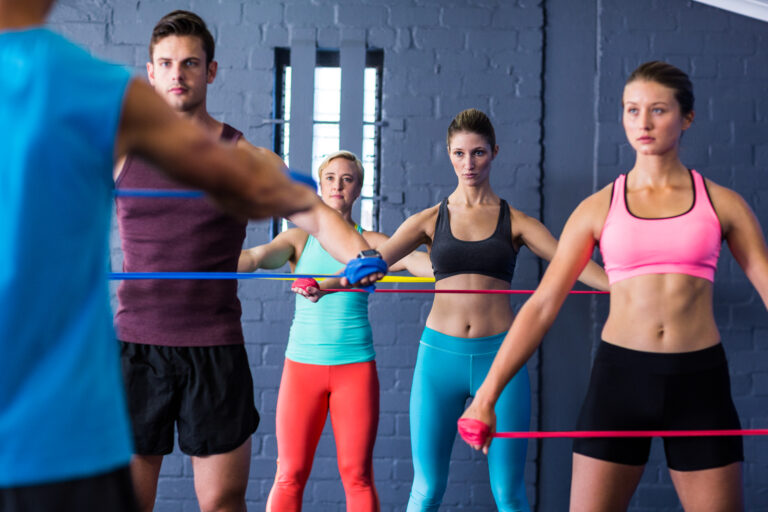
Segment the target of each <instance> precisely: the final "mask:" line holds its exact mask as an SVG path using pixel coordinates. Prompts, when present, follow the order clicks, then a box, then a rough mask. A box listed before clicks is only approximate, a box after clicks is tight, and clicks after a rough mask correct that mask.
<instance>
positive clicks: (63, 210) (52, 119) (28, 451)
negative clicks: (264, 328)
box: [0, 0, 381, 512]
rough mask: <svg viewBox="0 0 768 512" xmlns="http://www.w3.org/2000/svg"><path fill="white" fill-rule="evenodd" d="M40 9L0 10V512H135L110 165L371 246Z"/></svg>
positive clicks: (351, 251) (327, 237) (32, 5)
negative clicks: (114, 299) (128, 164)
mask: <svg viewBox="0 0 768 512" xmlns="http://www.w3.org/2000/svg"><path fill="white" fill-rule="evenodd" d="M52 5H53V2H52V1H51V0H27V1H25V2H18V1H15V0H0V66H2V67H3V69H4V73H3V74H2V75H0V132H2V133H3V138H2V141H0V153H1V154H2V155H3V158H2V159H0V304H2V305H3V307H2V308H0V354H2V357H0V439H2V442H0V510H3V511H4V512H6V511H8V512H15V511H22V510H24V511H29V510H32V511H37V510H40V511H46V512H48V511H54V512H56V511H67V512H68V511H72V510H77V511H91V510H93V511H96V510H99V511H101V510H109V511H117V512H121V511H124V510H125V511H128V510H135V505H136V504H135V500H134V498H133V491H132V486H131V478H130V472H129V469H128V463H129V460H130V456H131V448H132V447H131V436H130V428H129V421H128V417H127V411H126V403H125V397H124V393H123V387H122V382H121V377H120V367H119V360H118V353H117V344H116V343H115V333H114V330H113V327H112V314H111V311H110V307H109V293H108V288H107V276H106V269H107V268H108V262H107V258H108V233H109V224H110V222H109V219H110V209H111V207H110V204H111V200H112V194H113V182H112V176H111V169H112V167H113V166H114V164H115V162H116V160H118V159H119V158H120V157H122V156H123V155H125V154H127V153H129V152H130V153H134V154H137V155H141V156H142V157H143V158H146V159H147V160H148V161H150V162H152V163H154V164H156V165H158V166H159V167H160V168H162V169H164V172H166V173H167V174H168V175H169V176H172V177H173V178H174V179H176V180H178V181H180V182H182V183H184V184H186V185H187V186H191V187H196V188H201V189H204V190H206V191H207V192H208V193H209V194H210V196H211V198H212V199H213V200H214V201H216V202H217V203H218V204H219V205H221V206H223V207H225V208H227V209H228V210H229V211H230V212H232V213H234V214H237V215H241V216H244V217H249V218H264V217H268V216H272V215H290V216H291V218H292V220H293V221H294V222H295V223H296V224H297V225H299V226H301V227H302V228H303V229H305V230H307V231H308V232H310V233H312V234H313V235H315V236H318V237H320V239H321V242H324V243H329V242H332V245H329V246H331V247H333V248H334V249H333V252H334V255H336V256H337V257H339V258H340V259H343V260H347V259H350V258H352V257H354V255H355V254H357V253H358V252H360V251H361V250H366V249H368V248H369V247H368V244H367V243H366V242H365V241H364V240H363V238H362V237H360V236H359V234H357V233H356V232H355V230H354V229H353V228H352V227H350V226H349V225H348V224H347V223H346V222H345V221H344V220H343V219H341V217H340V216H339V215H338V214H337V213H336V212H334V211H333V210H332V209H330V208H328V207H327V206H325V205H324V204H323V203H322V202H321V201H319V199H318V198H317V196H316V195H315V194H314V193H313V192H312V191H311V190H309V189H308V188H306V187H305V186H303V185H300V184H298V183H293V182H291V180H290V179H289V178H288V177H287V176H286V174H285V170H286V169H285V166H284V164H283V162H282V160H281V159H280V158H279V157H278V156H277V155H275V154H274V153H272V152H269V151H267V150H263V149H258V148H255V149H253V150H248V149H243V148H238V147H234V146H232V145H225V144H222V143H221V142H219V141H217V140H216V139H215V138H214V137H211V135H210V134H209V133H207V132H206V131H205V130H204V129H202V128H201V127H199V126H198V125H197V124H196V123H194V122H192V121H190V120H187V119H183V118H181V117H179V116H177V115H176V114H175V113H174V112H173V111H172V110H171V108H170V107H168V106H167V105H166V103H165V102H164V101H163V100H162V99H161V98H160V97H159V96H158V95H157V94H156V93H155V92H154V91H153V90H152V88H151V87H150V86H149V85H147V84H145V83H143V82H141V81H139V80H135V79H132V78H131V76H130V74H129V72H128V71H127V70H125V69H124V68H122V67H119V66H115V65H111V64H108V63H105V62H103V61H100V60H99V59H96V58H93V57H91V56H90V55H89V54H88V53H87V52H85V51H84V50H83V49H81V48H79V47H78V46H76V45H74V44H73V43H71V42H70V41H68V40H67V39H66V38H64V37H62V36H60V35H57V34H55V33H53V32H51V31H50V30H48V29H46V28H44V27H43V25H44V23H45V20H46V18H47V15H48V13H49V11H50V9H51V7H52ZM212 170H213V171H215V172H212ZM320 226H322V227H323V229H322V233H321V232H320V230H319V227H320ZM380 276H381V274H372V275H370V276H367V277H365V278H364V279H363V280H362V284H368V283H370V282H372V281H373V280H375V279H377V278H379V277H380Z"/></svg>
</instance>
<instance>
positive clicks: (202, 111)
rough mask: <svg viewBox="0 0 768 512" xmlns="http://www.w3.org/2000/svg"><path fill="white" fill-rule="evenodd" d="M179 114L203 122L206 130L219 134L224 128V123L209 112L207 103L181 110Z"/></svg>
mask: <svg viewBox="0 0 768 512" xmlns="http://www.w3.org/2000/svg"><path fill="white" fill-rule="evenodd" d="M179 114H180V115H181V116H182V117H186V118H187V119H191V120H193V121H196V122H198V123H200V124H202V125H203V126H204V127H205V129H206V130H208V131H209V132H211V133H213V134H216V135H218V134H219V133H220V132H221V130H222V125H223V123H221V122H220V121H217V120H216V119H214V118H213V117H212V116H211V114H209V113H208V110H207V109H206V108H205V104H202V105H200V106H199V107H197V108H195V109H194V110H190V111H187V112H179Z"/></svg>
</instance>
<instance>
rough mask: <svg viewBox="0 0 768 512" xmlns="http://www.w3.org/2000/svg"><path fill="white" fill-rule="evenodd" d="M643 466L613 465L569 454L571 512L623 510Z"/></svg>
mask: <svg viewBox="0 0 768 512" xmlns="http://www.w3.org/2000/svg"><path fill="white" fill-rule="evenodd" d="M643 469H644V466H634V465H628V464H617V463H615V462H609V461H605V460H599V459H595V458H592V457H587V456H584V455H580V454H578V453H574V454H573V472H572V476H571V508H570V510H571V512H616V511H619V510H627V507H628V506H629V500H630V499H632V494H633V493H634V492H635V489H636V488H637V484H638V482H640V478H641V477H642V476H643Z"/></svg>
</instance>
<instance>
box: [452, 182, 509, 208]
mask: <svg viewBox="0 0 768 512" xmlns="http://www.w3.org/2000/svg"><path fill="white" fill-rule="evenodd" d="M448 200H449V201H451V202H452V203H460V204H466V205H476V204H483V203H498V202H499V196H497V195H496V193H495V192H494V191H493V189H492V188H491V185H490V183H488V182H487V181H486V182H485V183H483V184H481V185H479V186H476V187H467V186H466V185H462V184H461V183H459V186H458V187H456V190H454V191H453V193H452V194H451V195H450V196H449V199H448Z"/></svg>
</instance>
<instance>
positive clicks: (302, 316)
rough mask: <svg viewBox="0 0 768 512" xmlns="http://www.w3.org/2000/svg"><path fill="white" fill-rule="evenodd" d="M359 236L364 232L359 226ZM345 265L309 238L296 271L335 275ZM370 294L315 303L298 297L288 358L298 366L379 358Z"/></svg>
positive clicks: (337, 296) (342, 294) (350, 294)
mask: <svg viewBox="0 0 768 512" xmlns="http://www.w3.org/2000/svg"><path fill="white" fill-rule="evenodd" d="M357 231H358V233H362V229H361V228H360V227H357ZM343 268H344V265H343V264H342V263H340V262H338V261H336V260H335V259H333V257H331V255H330V254H328V252H326V250H325V249H323V248H322V247H321V246H320V242H318V241H317V239H316V238H315V237H313V236H310V237H308V238H307V243H306V244H305V245H304V250H303V251H302V253H301V257H300V258H299V261H298V263H297V264H296V270H295V272H296V273H297V274H315V275H317V274H336V273H338V272H339V271H340V270H342V269H343ZM368 296H369V294H368V293H354V292H338V293H331V294H328V295H326V296H325V297H323V298H322V299H320V300H319V301H317V302H315V303H313V302H310V301H309V300H307V299H305V298H304V297H302V296H301V295H296V312H295V313H294V316H293V323H292V324H291V331H290V335H289V337H288V347H287V349H286V351H285V357H287V358H288V359H290V360H291V361H295V362H297V363H306V364H320V365H339V364H350V363H362V362H365V361H371V360H373V359H374V358H375V357H376V353H375V352H374V350H373V335H372V334H371V324H370V322H369V321H368Z"/></svg>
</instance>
